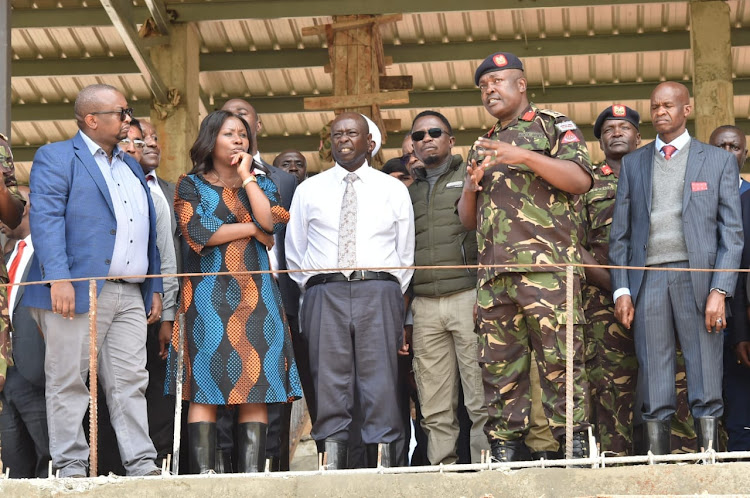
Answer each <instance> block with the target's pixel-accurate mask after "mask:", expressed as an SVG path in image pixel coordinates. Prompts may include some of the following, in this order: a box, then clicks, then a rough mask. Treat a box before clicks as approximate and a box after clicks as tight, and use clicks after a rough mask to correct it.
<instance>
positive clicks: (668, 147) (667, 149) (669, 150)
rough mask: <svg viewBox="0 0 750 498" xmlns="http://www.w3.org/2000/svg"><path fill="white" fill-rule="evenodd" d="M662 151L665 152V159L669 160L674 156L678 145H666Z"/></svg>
mask: <svg viewBox="0 0 750 498" xmlns="http://www.w3.org/2000/svg"><path fill="white" fill-rule="evenodd" d="M661 151H662V152H663V153H664V159H666V160H667V161H669V160H670V159H671V158H672V154H674V153H675V152H677V147H675V146H674V145H665V146H664V147H662V148H661Z"/></svg>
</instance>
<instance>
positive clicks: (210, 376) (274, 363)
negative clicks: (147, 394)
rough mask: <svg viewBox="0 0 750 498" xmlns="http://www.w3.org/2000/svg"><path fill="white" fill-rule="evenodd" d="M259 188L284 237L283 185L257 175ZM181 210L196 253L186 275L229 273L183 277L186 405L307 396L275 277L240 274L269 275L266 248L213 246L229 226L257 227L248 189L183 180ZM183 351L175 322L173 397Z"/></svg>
mask: <svg viewBox="0 0 750 498" xmlns="http://www.w3.org/2000/svg"><path fill="white" fill-rule="evenodd" d="M258 186H260V188H261V189H262V190H263V192H265V194H266V196H267V197H268V199H269V200H270V202H271V212H272V214H273V222H274V231H278V230H281V229H282V228H283V227H284V224H286V222H287V221H288V220H289V213H288V212H287V211H286V210H285V209H284V208H283V207H282V206H281V205H279V202H278V201H279V197H278V191H277V188H276V185H275V184H274V183H273V182H272V181H271V180H270V179H268V178H266V177H265V176H263V175H258ZM174 211H175V217H176V218H177V223H178V224H179V227H180V230H181V231H182V235H183V237H184V238H185V240H186V241H187V243H188V245H189V246H190V250H189V251H186V254H184V256H183V263H184V270H183V271H184V272H185V273H203V274H205V273H213V272H230V274H229V275H200V276H195V277H183V282H182V283H183V286H182V300H181V303H180V313H184V314H185V349H184V364H185V368H184V376H183V396H182V398H183V400H186V401H193V402H196V403H205V404H211V405H234V404H242V403H275V402H286V401H290V400H293V399H295V398H299V397H301V396H302V390H301V387H300V381H299V376H298V374H297V365H296V363H295V361H294V355H293V352H292V343H291V337H290V335H289V325H288V324H287V321H286V314H285V313H284V310H283V308H282V304H281V294H280V293H279V288H278V286H277V285H276V282H275V280H274V279H273V276H272V275H271V274H269V273H264V274H258V275H249V274H244V275H243V274H239V273H238V272H243V271H252V270H268V269H269V263H268V253H267V252H266V248H265V246H264V245H263V244H261V243H260V242H258V241H257V240H256V239H255V238H246V239H238V240H233V241H231V242H228V243H225V244H221V245H218V246H206V242H208V239H210V238H211V236H212V235H213V234H214V233H215V232H216V231H217V230H218V229H219V227H221V226H222V225H224V224H228V223H254V222H255V220H254V219H253V217H252V213H251V211H250V200H249V199H248V197H247V193H246V192H245V189H243V188H240V189H230V188H223V187H217V186H215V185H212V184H210V183H209V182H208V181H206V180H205V179H204V178H203V176H202V175H200V174H196V175H183V176H182V177H180V179H179V181H178V183H177V188H176V191H175V206H174ZM256 226H258V227H259V228H260V225H258V224H257V223H256ZM261 230H262V228H261ZM178 347H179V336H178V331H177V322H176V321H175V328H174V332H173V334H172V343H171V346H170V348H169V357H168V359H167V369H168V370H167V379H166V382H165V391H166V393H167V394H174V390H175V382H174V381H175V378H176V374H177V354H176V353H177V348H178Z"/></svg>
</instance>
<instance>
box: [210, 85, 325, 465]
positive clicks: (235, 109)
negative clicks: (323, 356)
mask: <svg viewBox="0 0 750 498" xmlns="http://www.w3.org/2000/svg"><path fill="white" fill-rule="evenodd" d="M221 109H222V110H223V111H229V112H231V113H233V114H235V115H237V116H240V117H241V118H243V119H244V120H245V121H247V123H248V124H249V125H250V130H252V132H253V136H252V137H251V138H252V143H251V152H250V153H251V154H252V155H253V160H255V162H256V163H258V164H261V165H263V166H264V167H265V169H266V171H267V172H268V173H267V174H268V178H270V179H271V180H272V181H273V183H275V184H276V187H277V188H278V189H279V193H280V194H281V205H282V206H284V209H286V210H287V211H288V210H289V208H290V207H291V205H292V197H293V196H294V190H295V189H296V188H297V177H295V176H294V175H292V174H290V173H287V172H286V171H284V170H283V169H281V168H277V167H276V166H272V165H270V164H268V163H267V162H265V161H264V160H263V158H261V156H260V151H259V150H258V134H259V133H260V130H261V129H262V128H263V123H262V122H261V120H260V117H258V113H257V112H256V111H255V108H254V107H253V106H252V105H250V103H249V102H247V101H246V100H243V99H231V100H228V101H227V102H226V103H225V104H224V106H223V107H222V108H221ZM274 238H275V239H276V242H275V244H274V248H273V255H272V259H271V261H272V266H273V267H274V269H277V270H286V269H287V266H286V250H285V248H284V241H285V240H286V227H285V228H284V229H282V230H281V231H280V232H278V233H276V235H274ZM274 258H275V259H276V264H275V265H273V259H274ZM278 284H279V291H280V292H281V301H282V302H283V304H284V311H285V313H286V316H287V320H288V321H289V328H290V329H291V333H292V339H293V340H292V343H293V345H294V350H295V356H296V357H297V358H300V357H301V356H302V355H300V352H298V347H299V346H300V345H301V336H300V333H299V319H298V315H299V297H300V291H299V287H298V286H297V284H295V283H294V282H293V281H292V279H291V278H290V277H289V274H287V273H279V274H278ZM305 351H306V350H305ZM304 358H307V355H306V354H305V355H304ZM297 367H298V368H299V373H300V377H301V378H302V379H303V380H302V385H303V386H305V397H307V393H308V392H309V391H310V389H309V388H308V387H307V386H309V385H311V381H308V380H306V379H305V372H306V371H307V370H308V369H309V367H307V365H306V362H305V361H304V360H303V363H302V364H301V363H299V360H298V362H297ZM307 379H309V376H308V377H307ZM268 408H269V409H268V434H267V436H266V458H270V459H271V464H272V469H271V470H289V420H290V418H291V404H278V405H271V406H269V407H268Z"/></svg>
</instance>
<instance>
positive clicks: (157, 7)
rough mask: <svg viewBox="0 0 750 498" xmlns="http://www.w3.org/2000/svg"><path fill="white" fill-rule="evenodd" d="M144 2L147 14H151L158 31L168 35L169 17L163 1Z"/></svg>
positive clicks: (149, 0)
mask: <svg viewBox="0 0 750 498" xmlns="http://www.w3.org/2000/svg"><path fill="white" fill-rule="evenodd" d="M145 2H146V7H148V12H149V14H151V19H153V20H154V24H155V25H156V27H157V28H158V30H159V32H160V33H161V34H162V35H164V36H169V29H170V26H169V23H170V21H171V19H170V16H169V14H168V13H167V8H166V7H165V6H164V2H163V1H162V0H145ZM173 12H174V11H173Z"/></svg>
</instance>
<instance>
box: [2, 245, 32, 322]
mask: <svg viewBox="0 0 750 498" xmlns="http://www.w3.org/2000/svg"><path fill="white" fill-rule="evenodd" d="M23 241H24V242H26V247H24V248H23V253H22V254H21V261H19V262H18V268H16V274H15V275H14V276H13V281H12V282H11V283H12V284H17V283H20V282H21V280H23V274H24V272H25V271H26V267H27V266H28V264H29V261H31V257H32V256H34V244H32V243H31V234H29V235H27V236H26V238H25V239H23ZM19 242H21V241H20V240H17V241H16V245H15V246H13V252H11V253H10V258H8V264H7V265H6V267H7V268H8V269H10V267H11V266H12V265H13V261H14V260H15V259H16V255H17V254H18V243H19ZM18 289H20V287H19V286H17V285H14V286H12V287H11V288H10V292H8V313H9V314H10V323H11V324H13V310H14V309H15V307H16V296H18Z"/></svg>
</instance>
